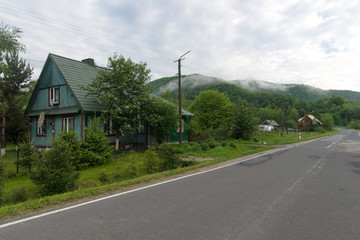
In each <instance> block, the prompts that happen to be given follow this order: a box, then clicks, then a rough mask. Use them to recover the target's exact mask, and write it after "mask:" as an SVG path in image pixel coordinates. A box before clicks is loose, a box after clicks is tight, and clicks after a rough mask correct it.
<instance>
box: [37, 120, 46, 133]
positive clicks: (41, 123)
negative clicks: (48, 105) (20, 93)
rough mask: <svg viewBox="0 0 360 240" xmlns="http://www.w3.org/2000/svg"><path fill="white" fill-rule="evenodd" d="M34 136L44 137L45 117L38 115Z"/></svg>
mask: <svg viewBox="0 0 360 240" xmlns="http://www.w3.org/2000/svg"><path fill="white" fill-rule="evenodd" d="M36 136H38V137H46V119H44V118H43V119H42V120H41V118H40V117H39V118H38V120H37V121H36Z"/></svg>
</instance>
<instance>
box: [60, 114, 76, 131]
mask: <svg viewBox="0 0 360 240" xmlns="http://www.w3.org/2000/svg"><path fill="white" fill-rule="evenodd" d="M70 119H71V120H72V126H71V128H72V129H70V124H69V122H70ZM62 129H63V132H69V131H71V130H73V131H75V118H74V117H63V120H62Z"/></svg>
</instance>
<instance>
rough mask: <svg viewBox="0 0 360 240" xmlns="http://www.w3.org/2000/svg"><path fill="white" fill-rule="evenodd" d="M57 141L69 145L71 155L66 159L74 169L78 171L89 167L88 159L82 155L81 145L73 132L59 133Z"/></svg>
mask: <svg viewBox="0 0 360 240" xmlns="http://www.w3.org/2000/svg"><path fill="white" fill-rule="evenodd" d="M57 141H63V142H66V143H67V144H68V145H69V147H70V149H71V153H70V155H69V156H68V157H69V159H70V163H71V165H73V166H74V167H75V169H77V170H80V169H84V168H86V167H87V166H89V162H88V159H87V157H86V155H85V154H84V149H83V143H82V142H81V141H80V140H79V139H78V137H77V135H76V134H75V132H74V131H72V130H71V131H68V132H65V131H64V132H62V133H60V138H59V139H58V140H57Z"/></svg>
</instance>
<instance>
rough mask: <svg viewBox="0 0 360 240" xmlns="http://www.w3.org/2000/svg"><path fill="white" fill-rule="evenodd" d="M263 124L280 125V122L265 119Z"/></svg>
mask: <svg viewBox="0 0 360 240" xmlns="http://www.w3.org/2000/svg"><path fill="white" fill-rule="evenodd" d="M261 125H270V126H275V127H279V124H278V123H277V122H276V121H275V120H265V121H264V122H263V123H262V124H261Z"/></svg>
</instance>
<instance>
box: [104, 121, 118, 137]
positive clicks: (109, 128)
mask: <svg viewBox="0 0 360 240" xmlns="http://www.w3.org/2000/svg"><path fill="white" fill-rule="evenodd" d="M104 132H107V134H108V135H115V134H116V131H115V126H114V124H113V121H112V120H111V119H109V120H107V121H106V122H105V123H104Z"/></svg>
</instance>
